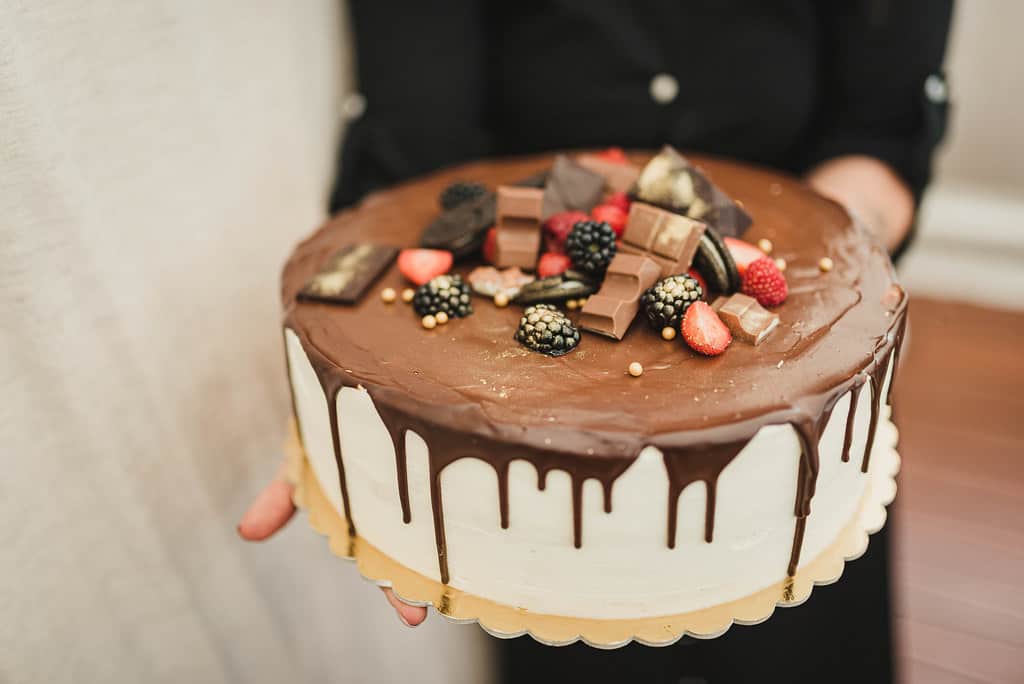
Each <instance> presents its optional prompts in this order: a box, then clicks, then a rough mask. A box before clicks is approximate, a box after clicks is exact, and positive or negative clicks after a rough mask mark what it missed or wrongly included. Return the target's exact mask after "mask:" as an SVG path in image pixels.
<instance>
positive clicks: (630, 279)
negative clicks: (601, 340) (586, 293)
mask: <svg viewBox="0 0 1024 684" xmlns="http://www.w3.org/2000/svg"><path fill="white" fill-rule="evenodd" d="M660 274H661V267H660V266H659V265H658V263H657V262H656V261H655V260H654V259H651V258H650V257H646V256H642V255H635V254H616V255H615V258H614V259H612V262H611V264H609V265H608V271H607V273H606V274H605V277H604V282H603V283H602V285H601V289H600V291H598V293H597V294H595V295H593V296H591V297H590V298H589V299H588V300H587V303H586V304H585V305H584V306H583V312H582V315H581V316H580V327H581V328H583V329H584V330H589V331H590V332H594V333H597V334H599V335H605V336H607V337H611V338H614V339H616V340H621V339H622V338H623V337H624V336H625V334H626V331H627V330H629V326H630V324H632V322H633V319H634V318H636V315H637V312H639V311H640V295H642V294H643V293H644V291H645V290H646V289H647V288H649V287H650V286H651V285H653V284H654V283H655V282H657V280H658V277H659V276H660Z"/></svg>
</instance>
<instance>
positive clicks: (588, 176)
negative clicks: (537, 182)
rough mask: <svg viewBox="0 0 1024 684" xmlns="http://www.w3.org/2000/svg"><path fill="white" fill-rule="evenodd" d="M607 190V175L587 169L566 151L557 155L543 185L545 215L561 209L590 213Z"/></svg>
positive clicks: (546, 216)
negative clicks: (545, 183) (605, 181)
mask: <svg viewBox="0 0 1024 684" xmlns="http://www.w3.org/2000/svg"><path fill="white" fill-rule="evenodd" d="M603 193H604V178H602V177H601V176H599V175H597V174H596V173H594V172H593V171H588V170H587V169H585V168H583V167H582V166H580V165H579V164H577V163H575V162H574V161H572V160H571V159H569V158H568V157H566V156H565V155H564V154H562V155H559V156H558V157H556V158H555V163H554V164H553V165H552V166H551V173H549V174H548V182H547V185H546V186H545V187H544V211H543V218H544V219H547V218H548V217H549V216H551V215H552V214H557V213H559V212H562V211H571V210H579V211H586V212H589V211H590V210H591V209H593V208H594V207H595V206H596V205H597V204H598V203H599V202H600V201H601V195H602V194H603Z"/></svg>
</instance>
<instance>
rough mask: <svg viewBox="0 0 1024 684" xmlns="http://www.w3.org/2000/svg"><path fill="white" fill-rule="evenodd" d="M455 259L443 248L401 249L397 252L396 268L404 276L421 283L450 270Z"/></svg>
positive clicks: (418, 283)
mask: <svg viewBox="0 0 1024 684" xmlns="http://www.w3.org/2000/svg"><path fill="white" fill-rule="evenodd" d="M454 260H455V259H454V258H453V257H452V253H451V252H449V251H447V250H444V249H403V250H402V251H401V252H399V254H398V270H399V271H400V272H401V273H402V275H404V276H405V277H406V278H408V279H409V280H411V281H412V282H414V283H416V284H417V285H423V284H425V283H427V282H429V281H430V280H431V279H433V278H435V277H437V276H439V275H444V274H445V273H447V272H448V271H449V270H451V267H452V262H453V261H454Z"/></svg>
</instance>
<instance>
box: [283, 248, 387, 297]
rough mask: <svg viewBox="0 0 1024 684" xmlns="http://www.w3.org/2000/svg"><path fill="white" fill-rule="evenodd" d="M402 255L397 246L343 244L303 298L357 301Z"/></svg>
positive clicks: (308, 285)
mask: <svg viewBox="0 0 1024 684" xmlns="http://www.w3.org/2000/svg"><path fill="white" fill-rule="evenodd" d="M397 255H398V248H397V247H390V246H388V245H374V244H368V243H363V244H357V245H348V246H347V247H342V248H341V249H340V250H338V251H337V252H335V253H334V255H333V256H332V257H331V258H330V259H329V260H328V262H327V264H326V265H325V266H324V267H323V269H321V270H320V272H319V273H317V274H316V275H315V276H313V277H312V278H310V279H309V281H308V282H307V283H306V284H305V285H304V286H303V287H302V289H301V290H300V291H299V295H298V296H299V297H301V298H304V299H316V300H321V301H325V302H334V303H337V304H355V303H356V302H358V301H359V299H360V298H361V297H362V296H363V293H365V292H366V289H367V288H368V287H370V285H372V284H373V281H375V280H376V279H377V278H379V277H380V275H381V274H382V273H384V271H385V270H387V268H388V266H390V265H391V262H392V261H394V260H395V257H396V256H397Z"/></svg>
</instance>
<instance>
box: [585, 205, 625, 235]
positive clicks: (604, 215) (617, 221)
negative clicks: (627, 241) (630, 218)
mask: <svg viewBox="0 0 1024 684" xmlns="http://www.w3.org/2000/svg"><path fill="white" fill-rule="evenodd" d="M590 216H591V217H593V219H594V220H595V221H604V222H605V223H607V224H608V225H609V226H611V227H612V230H614V231H615V237H622V234H623V233H625V232H626V218H627V217H626V212H624V211H623V210H622V209H620V208H619V207H617V206H615V205H614V204H598V205H597V206H596V207H594V208H593V209H591V210H590Z"/></svg>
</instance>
